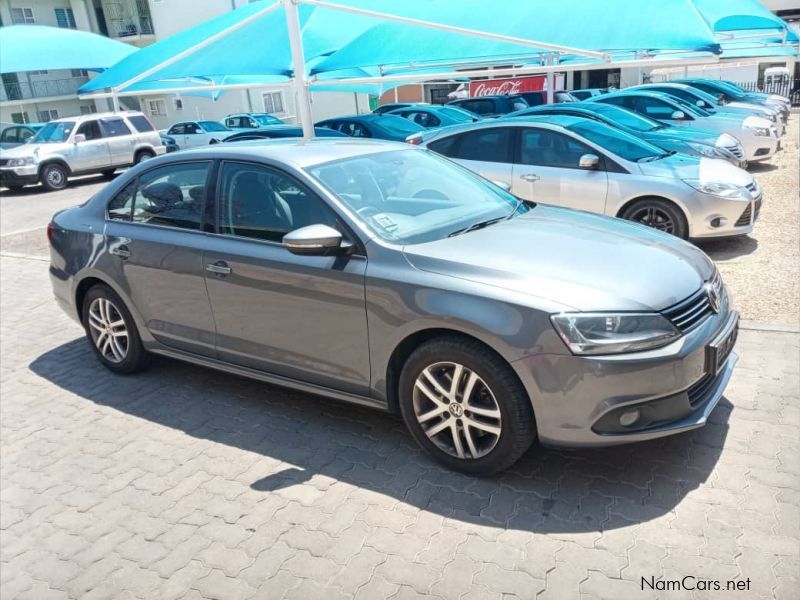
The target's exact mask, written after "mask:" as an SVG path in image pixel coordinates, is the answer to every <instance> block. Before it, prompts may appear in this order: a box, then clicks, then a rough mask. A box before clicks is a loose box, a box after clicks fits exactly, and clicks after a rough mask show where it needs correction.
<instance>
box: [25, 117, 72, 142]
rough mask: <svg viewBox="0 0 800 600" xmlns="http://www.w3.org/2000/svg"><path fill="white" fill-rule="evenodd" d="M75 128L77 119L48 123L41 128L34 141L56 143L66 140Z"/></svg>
mask: <svg viewBox="0 0 800 600" xmlns="http://www.w3.org/2000/svg"><path fill="white" fill-rule="evenodd" d="M73 129H75V121H59V122H57V123H48V124H47V125H45V126H44V127H42V128H41V129H40V130H39V133H37V134H36V137H35V138H33V141H34V142H35V143H37V144H54V143H58V142H66V141H67V140H68V139H69V136H70V134H71V133H72V130H73Z"/></svg>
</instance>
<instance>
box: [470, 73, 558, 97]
mask: <svg viewBox="0 0 800 600" xmlns="http://www.w3.org/2000/svg"><path fill="white" fill-rule="evenodd" d="M546 81H547V77H546V76H544V75H535V76H533V77H515V78H513V79H483V80H480V81H470V82H469V95H470V96H471V97H473V98H474V97H476V96H496V95H501V96H507V95H508V94H519V93H521V92H538V91H540V90H543V89H544V87H545V83H546Z"/></svg>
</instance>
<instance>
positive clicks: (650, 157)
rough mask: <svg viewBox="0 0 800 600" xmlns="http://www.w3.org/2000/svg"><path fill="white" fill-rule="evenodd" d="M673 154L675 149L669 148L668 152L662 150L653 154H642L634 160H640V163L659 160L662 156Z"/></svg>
mask: <svg viewBox="0 0 800 600" xmlns="http://www.w3.org/2000/svg"><path fill="white" fill-rule="evenodd" d="M673 154H676V152H675V150H670V151H668V152H662V153H661V154H655V155H653V156H643V157H642V158H640V159H639V160H637V161H636V162H640V163H642V162H653V161H654V160H661V159H662V158H667V157H668V156H672V155H673Z"/></svg>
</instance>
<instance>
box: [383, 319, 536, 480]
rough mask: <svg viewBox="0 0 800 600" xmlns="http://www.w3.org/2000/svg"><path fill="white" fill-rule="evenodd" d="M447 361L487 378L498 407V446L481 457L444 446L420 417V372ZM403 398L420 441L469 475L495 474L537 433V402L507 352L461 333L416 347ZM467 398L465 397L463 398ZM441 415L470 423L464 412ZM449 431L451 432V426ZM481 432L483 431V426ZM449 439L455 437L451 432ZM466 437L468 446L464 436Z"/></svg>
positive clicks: (402, 381)
mask: <svg viewBox="0 0 800 600" xmlns="http://www.w3.org/2000/svg"><path fill="white" fill-rule="evenodd" d="M443 363H458V364H459V365H462V366H463V367H464V368H466V369H469V370H470V371H472V372H473V373H475V374H476V375H477V376H478V377H479V378H480V379H481V380H483V382H484V383H485V388H486V390H487V391H489V392H490V394H491V396H490V397H491V398H492V399H493V401H494V402H495V404H496V407H497V408H498V409H499V412H500V434H499V436H495V437H494V438H493V439H494V440H496V441H495V442H494V445H493V447H491V449H489V450H488V452H487V453H486V454H485V455H481V456H479V457H478V458H473V457H472V456H471V455H470V456H468V457H464V458H459V457H458V456H455V455H453V454H451V453H448V452H447V451H445V450H443V449H442V448H441V447H440V446H439V445H437V444H436V443H434V442H433V441H432V440H431V438H429V437H428V435H427V434H426V433H425V431H424V430H423V427H422V425H421V424H420V422H419V421H418V420H417V416H416V412H415V406H414V403H415V400H414V391H415V385H416V381H417V378H418V377H420V376H421V375H422V373H423V370H425V369H426V368H428V367H431V366H433V365H437V364H443ZM462 391H463V389H462ZM398 401H399V405H400V413H401V414H402V416H403V420H404V421H405V423H406V426H407V427H408V429H409V431H410V432H411V434H412V435H413V436H414V439H415V440H416V441H417V443H418V444H419V445H420V446H422V447H423V448H424V449H425V450H427V451H428V452H429V453H430V454H431V455H432V456H433V457H434V458H435V459H436V460H437V461H439V462H440V463H442V464H444V465H445V466H447V467H448V468H450V469H453V470H454V471H461V472H463V473H468V474H470V475H491V474H493V473H497V472H500V471H503V470H504V469H507V468H508V467H510V466H511V465H513V464H514V463H515V462H516V461H517V460H518V459H519V458H520V457H521V456H522V455H523V454H524V453H525V451H526V450H527V449H528V448H529V447H530V446H531V444H532V443H533V442H534V440H535V439H536V423H535V420H534V415H533V408H532V406H531V402H530V398H529V397H528V394H527V393H526V392H525V389H524V388H523V386H522V383H521V382H520V381H519V379H518V378H517V376H516V374H515V373H514V371H513V370H512V369H511V367H510V366H509V365H508V363H507V362H506V361H505V360H503V358H502V357H500V356H499V355H497V354H496V353H495V352H493V351H492V350H490V349H489V348H487V347H486V346H484V345H483V344H481V343H480V342H477V341H475V340H471V339H469V338H464V337H460V336H457V335H447V336H442V337H438V338H434V339H433V340H430V341H428V342H425V343H424V344H422V345H421V346H420V347H419V348H417V349H416V350H414V352H412V353H411V356H409V357H408V360H407V361H406V363H405V365H404V366H403V370H402V372H401V373H400V382H399V389H398ZM462 401H463V397H462V399H461V400H459V402H462ZM452 404H456V402H453V403H452ZM448 406H449V405H448ZM462 407H463V414H464V416H465V418H466V417H468V416H470V410H469V405H468V404H462ZM450 412H451V413H452V412H453V411H450ZM473 416H474V415H473ZM436 419H440V420H439V421H438V423H439V424H441V423H443V422H444V421H445V420H448V422H449V420H450V419H452V420H454V421H457V422H458V424H457V425H454V426H456V427H461V428H464V427H467V426H466V425H463V426H462V425H461V421H462V418H461V416H458V415H454V414H449V413H447V412H445V413H444V414H442V415H441V417H436ZM428 422H430V421H428ZM465 422H466V421H465ZM476 431H477V430H476ZM446 435H452V433H451V432H448V433H447V434H446ZM479 435H483V434H482V433H481V432H479ZM446 439H447V438H446ZM449 439H451V440H452V437H451V438H449ZM461 439H462V446H463V440H464V439H465V438H461ZM469 454H471V453H469Z"/></svg>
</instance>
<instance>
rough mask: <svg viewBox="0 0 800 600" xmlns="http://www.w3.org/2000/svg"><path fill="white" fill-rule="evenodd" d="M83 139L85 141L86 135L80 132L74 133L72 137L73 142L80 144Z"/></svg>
mask: <svg viewBox="0 0 800 600" xmlns="http://www.w3.org/2000/svg"><path fill="white" fill-rule="evenodd" d="M85 141H86V136H85V135H83V134H82V133H76V134H75V138H74V139H73V142H74V143H76V144H82V143H83V142H85Z"/></svg>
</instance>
